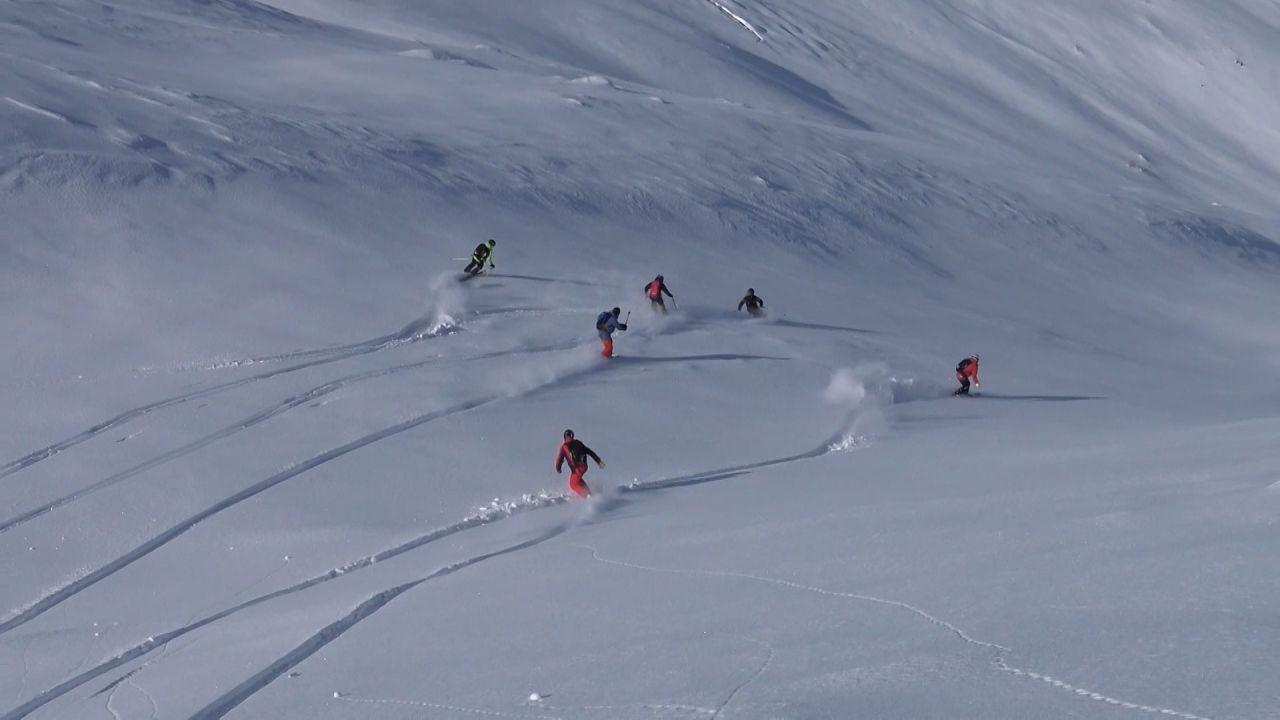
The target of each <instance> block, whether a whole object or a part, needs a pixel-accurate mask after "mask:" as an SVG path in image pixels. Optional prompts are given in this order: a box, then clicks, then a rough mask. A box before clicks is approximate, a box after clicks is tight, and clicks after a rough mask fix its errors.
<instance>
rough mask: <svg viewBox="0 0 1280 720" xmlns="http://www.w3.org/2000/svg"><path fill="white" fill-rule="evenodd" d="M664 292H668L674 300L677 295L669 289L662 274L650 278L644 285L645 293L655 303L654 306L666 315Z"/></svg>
mask: <svg viewBox="0 0 1280 720" xmlns="http://www.w3.org/2000/svg"><path fill="white" fill-rule="evenodd" d="M663 293H666V294H667V297H669V298H671V299H672V300H673V301H674V300H675V299H676V296H675V295H672V294H671V291H670V290H669V289H667V283H666V280H664V279H663V277H662V276H661V275H659V276H657V277H655V278H654V279H652V280H650V281H649V284H648V285H645V286H644V294H645V295H646V296H648V298H649V302H650V303H652V304H653V308H654V309H655V310H661V311H662V314H663V315H666V314H667V304H666V303H665V302H663V301H662V294H663Z"/></svg>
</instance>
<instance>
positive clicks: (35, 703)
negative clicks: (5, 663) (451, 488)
mask: <svg viewBox="0 0 1280 720" xmlns="http://www.w3.org/2000/svg"><path fill="white" fill-rule="evenodd" d="M562 379H563V378H562ZM482 404H483V402H482ZM477 406H478V405H477ZM455 411H458V410H456V409H455ZM852 417H853V415H851V416H850V417H849V418H846V420H845V422H844V423H843V425H842V430H841V431H840V432H838V433H836V434H835V435H834V436H833V438H839V437H841V436H843V435H844V434H845V432H846V431H845V430H844V429H843V427H847V426H848V424H849V423H850V422H851V419H852ZM410 422H413V421H410ZM424 422H425V421H424ZM397 427H399V426H397ZM405 429H408V428H405ZM384 432H385V431H384ZM356 442H359V441H356ZM831 442H832V441H831V440H827V441H825V442H823V443H822V444H821V445H818V446H817V447H816V448H814V449H812V450H808V451H805V452H802V453H797V454H794V455H788V456H786V457H783V458H777V459H773V460H765V461H762V462H757V463H749V464H744V465H736V466H732V467H729V468H721V469H718V470H709V471H703V472H699V473H693V474H688V475H680V476H676V477H672V478H665V479H661V480H653V481H649V482H642V483H632V484H631V485H626V486H622V487H620V488H619V489H618V491H619V493H621V494H629V493H642V492H651V491H655V490H666V489H673V488H679V487H688V486H693V485H702V484H705V483H710V482H716V481H719V480H726V479H729V478H733V477H738V476H740V475H744V474H746V473H748V472H750V471H752V470H756V469H761V468H765V467H772V466H775V465H780V464H783V463H789V462H795V461H798V460H805V459H811V458H816V457H820V456H822V455H826V454H828V453H830V452H833V451H832V450H831V449H830V445H831ZM365 444H368V443H365ZM343 447H348V446H343ZM351 449H355V448H351ZM349 451H350V450H348V452H349ZM331 452H333V451H331ZM317 457H323V456H317ZM335 457H336V456H335ZM328 459H333V458H332V457H330V458H328ZM314 460H315V458H313V461H314ZM309 462H310V461H309ZM317 464H319V463H317ZM299 467H301V466H299ZM310 467H314V465H311V466H310ZM310 467H307V468H305V469H310ZM298 472H301V470H298V471H297V472H295V473H294V474H298ZM275 477H278V476H275ZM269 480H270V479H269ZM264 482H267V481H264ZM277 482H280V481H277ZM261 485H262V483H259V485H257V486H254V487H253V488H250V490H252V489H254V488H258V487H260V486H261ZM265 489H266V488H265V487H263V488H262V489H261V490H258V492H261V491H262V490H265ZM240 499H241V500H242V499H245V498H240ZM571 499H572V498H571V497H570V495H569V494H568V493H567V492H565V493H560V494H542V495H525V496H524V497H523V498H521V499H520V500H516V501H508V502H502V501H497V500H495V501H494V502H493V503H491V504H490V505H487V506H485V507H483V508H481V509H479V510H477V511H476V512H475V513H473V514H471V515H469V516H468V517H467V518H464V519H463V520H461V521H459V522H457V523H454V524H452V525H449V526H446V527H443V528H440V529H437V530H433V531H431V532H429V533H427V534H425V535H422V536H419V537H417V538H414V539H413V540H410V541H408V542H405V543H402V544H400V545H397V546H395V547H393V548H390V549H387V550H383V551H381V552H378V553H376V554H374V555H369V556H367V557H364V558H361V559H359V560H355V561H352V562H349V563H347V564H345V565H342V566H340V567H337V568H334V569H333V570H330V571H328V572H326V573H324V574H322V575H319V576H316V577H313V578H310V579H308V580H304V581H302V582H299V583H296V584H294V585H291V586H289V587H287V588H283V589H280V590H276V591H274V592H271V593H268V594H265V595H261V596H259V597H256V598H253V599H250V600H247V601H245V602H243V603H240V604H238V605H236V606H234V607H231V608H228V609H226V610H223V611H220V612H218V613H215V614H213V615H210V616H208V617H206V618H203V619H201V620H198V621H196V622H193V623H190V624H188V625H185V626H183V627H180V628H177V629H175V630H170V631H168V632H165V633H161V634H158V635H153V636H152V637H150V638H148V639H147V640H146V641H144V642H142V643H139V644H137V645H135V646H133V647H132V648H129V649H128V650H126V651H124V652H122V653H119V654H117V655H115V656H113V657H111V658H109V659H107V660H105V661H103V662H102V663H99V664H98V665H96V666H94V667H92V668H90V669H89V670H86V671H85V672H83V673H80V674H79V675H76V676H75V677H72V678H70V679H68V680H66V681H65V682H63V683H61V684H59V685H57V686H55V687H53V688H50V689H47V690H44V691H42V692H41V693H40V694H38V695H37V696H36V697H34V698H32V699H31V700H29V701H27V702H26V703H24V704H23V705H21V706H19V707H18V708H16V709H14V710H12V711H10V712H9V713H8V714H6V715H4V716H0V720H16V719H17V718H23V717H26V716H27V715H28V714H30V713H31V712H34V711H35V710H36V709H38V708H40V707H43V706H44V705H46V704H48V703H50V702H52V701H54V700H56V699H57V698H59V697H61V696H63V695H65V694H66V693H68V692H70V691H72V690H74V689H76V688H78V687H80V686H81V685H83V684H84V683H86V682H89V681H90V680H93V679H94V678H97V677H100V676H101V675H103V674H105V673H107V672H110V671H111V670H114V669H115V668H118V667H120V666H121V665H124V664H126V663H128V662H130V661H132V660H135V659H137V658H139V657H142V656H144V655H146V654H148V653H150V652H151V651H152V650H154V649H156V648H158V647H161V646H163V645H165V644H167V643H169V642H171V641H173V640H175V639H177V638H179V637H181V636H183V635H186V634H187V633H190V632H193V631H195V630H198V629H200V628H202V627H205V626H207V625H210V624H212V623H214V622H217V621H219V620H222V619H224V618H227V617H230V616H231V615H234V614H236V613H238V612H240V611H241V610H245V609H248V608H250V607H254V606H256V605H260V604H262V603H265V602H267V601H270V600H273V599H275V598H279V597H283V596H285V595H292V594H294V593H297V592H301V591H303V590H306V589H308V588H310V587H313V586H315V585H319V584H320V583H323V582H327V581H329V580H333V579H335V578H337V577H341V576H343V575H346V574H348V573H351V572H355V571H358V570H361V569H363V568H366V567H369V566H371V565H373V564H375V563H377V562H382V561H384V560H389V559H391V558H393V557H395V556H397V555H400V554H403V553H406V552H409V551H410V550H414V549H416V548H419V547H422V546H423V545H426V544H428V543H430V542H434V541H435V540H439V539H440V538H443V537H448V536H450V535H454V534H456V533H459V532H462V531H464V530H469V529H472V528H475V527H479V526H482V525H487V524H490V523H492V522H496V521H499V520H502V519H505V518H508V517H511V516H512V515H517V514H522V513H524V512H528V511H531V510H538V509H542V508H545V507H551V506H554V505H560V504H563V503H566V502H569V501H570V500H571ZM206 512H207V511H206ZM207 516H208V515H206V517H207ZM189 520H190V519H189ZM178 527H181V525H179V526H175V527H174V528H170V530H169V531H166V533H162V534H161V535H160V536H157V538H155V539H153V540H152V541H150V542H148V543H147V544H144V545H143V546H140V547H139V548H137V549H135V550H134V551H133V552H131V553H129V554H126V555H125V556H123V557H122V558H119V559H117V560H116V561H115V562H114V563H111V564H109V565H107V566H104V567H103V568H100V569H99V570H98V571H95V572H94V573H91V574H90V575H86V576H85V577H83V578H81V579H79V580H77V581H76V582H73V583H71V584H69V585H66V586H64V587H63V588H61V589H60V590H57V591H55V592H53V593H50V594H49V595H46V596H45V597H43V598H41V599H40V600H37V601H36V602H34V603H32V604H30V605H28V606H27V607H26V608H25V609H23V610H22V611H20V612H19V613H18V614H16V615H14V616H13V617H12V618H10V619H9V620H7V621H6V622H4V623H0V634H2V633H4V632H7V631H8V630H10V629H12V628H13V627H17V626H18V625H21V624H23V623H26V622H29V621H30V620H33V619H35V617H38V616H39V615H40V614H43V613H44V612H47V611H48V610H49V609H51V608H52V607H54V606H55V605H57V604H59V603H61V602H63V601H65V600H67V599H69V598H70V597H71V596H73V595H74V594H76V593H78V592H80V591H81V590H84V589H85V588H87V587H88V586H89V585H92V584H93V583H95V582H97V581H99V580H102V579H104V578H105V577H107V576H108V575H110V574H111V573H114V572H115V571H117V570H119V569H121V568H123V567H124V566H125V565H127V564H129V563H131V562H133V561H134V560H137V559H139V558H141V557H142V556H143V555H145V554H147V553H149V552H151V551H153V550H155V549H157V548H158V547H159V546H160V545H162V544H163V543H159V544H156V540H158V539H160V538H166V539H165V540H164V542H168V540H171V539H173V538H174V537H177V535H178V534H181V533H176V534H171V533H173V532H174V530H175V529H177V528H178ZM186 529H190V526H188V527H187V528H185V529H184V530H183V532H185V530H186ZM144 549H145V552H141V551H143V550H144ZM140 552H141V554H139V553H140ZM126 560H127V562H126ZM108 569H110V571H109V572H104V571H106V570H108ZM91 578H92V579H91Z"/></svg>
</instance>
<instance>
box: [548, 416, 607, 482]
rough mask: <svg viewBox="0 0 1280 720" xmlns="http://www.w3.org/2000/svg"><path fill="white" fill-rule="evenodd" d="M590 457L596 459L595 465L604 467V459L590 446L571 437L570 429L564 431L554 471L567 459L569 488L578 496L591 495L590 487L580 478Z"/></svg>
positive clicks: (558, 469) (585, 471)
mask: <svg viewBox="0 0 1280 720" xmlns="http://www.w3.org/2000/svg"><path fill="white" fill-rule="evenodd" d="M588 457H590V458H592V459H593V460H595V461H596V465H597V466H599V467H604V461H603V460H601V459H600V456H599V455H597V454H595V453H594V452H592V451H591V448H589V447H587V446H586V445H583V444H582V441H581V440H576V439H574V437H573V431H572V430H565V431H564V443H563V444H561V445H560V451H559V452H557V453H556V473H559V472H560V469H561V467H562V466H563V465H564V462H565V461H566V460H568V461H569V471H570V472H569V489H570V490H572V491H573V493H574V494H575V495H577V496H578V497H591V488H588V487H587V483H586V481H584V480H583V479H582V476H583V475H586V474H587V458H588Z"/></svg>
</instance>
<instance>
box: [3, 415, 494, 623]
mask: <svg viewBox="0 0 1280 720" xmlns="http://www.w3.org/2000/svg"><path fill="white" fill-rule="evenodd" d="M504 397H505V396H501V395H500V396H490V397H486V398H482V399H480V400H470V401H467V402H464V403H460V404H458V405H454V406H453V407H450V408H446V409H444V410H438V411H435V412H431V413H427V414H425V415H419V416H418V417H415V418H411V419H409V420H406V421H404V422H401V423H398V424H396V425H392V426H391V427H388V428H383V429H382V430H378V431H376V432H373V433H370V434H368V435H365V436H364V437H361V438H358V439H356V440H352V441H351V442H349V443H347V444H345V445H340V446H338V447H336V448H333V449H331V450H328V451H326V452H323V453H321V454H319V455H316V456H314V457H312V458H310V459H308V460H305V461H303V462H301V463H298V464H297V465H294V466H293V467H290V468H289V469H287V470H283V471H281V472H278V473H276V474H275V475H272V476H271V477H269V478H267V479H266V480H262V481H260V482H257V483H255V484H253V485H250V486H249V487H247V488H244V489H243V490H240V491H239V492H237V493H235V494H233V495H230V496H228V497H226V498H224V499H223V500H221V501H219V502H217V503H215V504H213V505H210V506H209V507H206V508H205V509H204V510H201V511H200V512H198V513H196V514H194V515H191V516H190V517H187V518H186V519H184V520H181V521H179V522H178V523H177V524H175V525H173V526H171V527H170V528H169V529H167V530H165V531H163V532H161V533H159V534H158V535H154V536H152V537H151V539H149V540H147V541H146V542H144V543H142V544H141V545H139V546H137V547H136V548H134V549H133V550H130V551H129V552H127V553H125V554H124V555H121V556H120V557H118V558H116V559H115V560H112V561H111V562H109V563H107V564H105V565H103V566H101V567H99V568H98V569H97V570H94V571H92V572H90V573H87V574H85V575H84V576H83V577H80V578H78V579H77V580H75V581H73V582H71V583H68V584H66V585H64V586H62V587H60V588H58V589H56V590H54V591H52V592H50V593H48V594H47V595H45V596H44V597H42V598H40V599H39V600H37V601H36V602H34V603H31V604H29V605H27V606H26V607H25V608H24V609H23V610H21V611H20V612H18V613H16V614H14V615H13V616H11V617H10V618H8V619H7V620H5V621H4V622H0V635H3V634H4V633H7V632H9V631H10V630H13V629H14V628H16V627H19V626H21V625H24V624H26V623H28V622H31V621H32V620H34V619H36V618H37V617H39V616H41V615H43V614H44V613H46V612H48V611H49V610H51V609H52V608H54V607H57V606H58V605H60V604H62V603H63V602H66V601H67V600H70V599H71V598H73V597H75V596H76V595H77V594H79V593H80V592H82V591H84V590H86V589H87V588H89V587H91V586H93V585H95V584H97V583H99V582H101V581H102V580H105V579H106V578H108V577H110V576H112V575H114V574H115V573H116V572H118V571H120V570H122V569H124V568H125V567H128V566H129V565H132V564H133V563H134V562H137V561H138V560H141V559H142V558H144V557H146V556H147V555H150V554H151V553H153V552H155V551H156V550H158V549H160V548H162V547H164V546H165V545H167V544H168V543H169V542H171V541H172V540H174V539H175V538H178V537H180V536H181V535H183V534H184V533H186V532H187V531H188V530H190V529H191V528H193V527H195V526H196V525H198V524H200V523H202V522H204V521H205V520H208V519H209V518H211V517H213V516H214V515H217V514H218V513H221V512H222V511H224V510H227V509H229V508H232V507H235V506H236V505H238V504H240V503H241V502H244V501H245V500H248V499H249V498H252V497H254V496H256V495H259V494H261V493H263V492H266V491H267V490H269V489H271V488H273V487H275V486H276V485H279V484H280V483H282V482H285V481H286V480H289V479H292V478H294V477H297V476H298V475H301V474H303V473H305V472H307V471H308V470H311V469H313V468H316V467H319V466H320V465H323V464H325V463H327V462H329V461H331V460H335V459H337V458H340V457H342V456H343V455H346V454H348V453H351V452H354V451H356V450H359V449H361V448H363V447H365V446H368V445H372V444H373V443H376V442H378V441H380V440H385V439H386V438H389V437H393V436H396V435H399V434H400V433H403V432H405V431H407V430H412V429H413V428H416V427H418V426H420V425H425V424H426V423H429V422H431V421H433V420H438V419H440V418H443V417H448V416H450V415H456V414H458V413H461V412H466V411H468V410H474V409H475V408H478V407H481V406H484V405H488V404H490V403H493V402H497V401H498V400H501V399H503V398H504Z"/></svg>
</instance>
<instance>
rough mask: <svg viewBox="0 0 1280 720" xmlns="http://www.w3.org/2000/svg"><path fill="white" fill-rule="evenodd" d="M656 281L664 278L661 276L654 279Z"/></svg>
mask: <svg viewBox="0 0 1280 720" xmlns="http://www.w3.org/2000/svg"><path fill="white" fill-rule="evenodd" d="M654 280H662V276H661V275H659V276H658V277H656V278H654Z"/></svg>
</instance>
